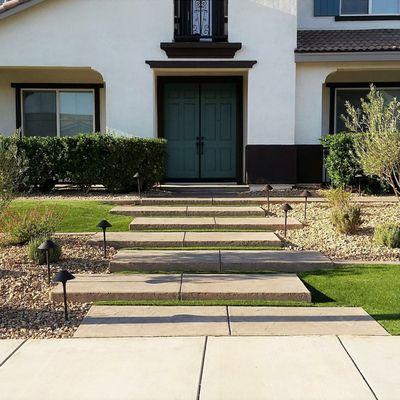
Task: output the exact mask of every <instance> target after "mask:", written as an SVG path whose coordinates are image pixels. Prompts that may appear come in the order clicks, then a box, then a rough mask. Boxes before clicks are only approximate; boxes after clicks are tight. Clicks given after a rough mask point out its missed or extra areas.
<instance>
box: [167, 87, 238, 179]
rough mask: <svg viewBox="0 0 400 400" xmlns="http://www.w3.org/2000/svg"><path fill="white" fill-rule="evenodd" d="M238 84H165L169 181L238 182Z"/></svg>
mask: <svg viewBox="0 0 400 400" xmlns="http://www.w3.org/2000/svg"><path fill="white" fill-rule="evenodd" d="M236 87H237V85H236V84H235V83H166V84H165V86H164V95H163V97H164V104H163V107H164V110H163V117H164V118H163V131H164V132H163V133H164V137H165V138H166V139H167V141H168V167H167V178H168V179H169V180H219V179H221V180H236V151H237V148H236V147H237V146H236V135H237V114H236V113H237V91H236Z"/></svg>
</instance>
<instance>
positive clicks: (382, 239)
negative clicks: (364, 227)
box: [374, 223, 400, 248]
mask: <svg viewBox="0 0 400 400" xmlns="http://www.w3.org/2000/svg"><path fill="white" fill-rule="evenodd" d="M374 240H375V242H376V243H377V244H379V245H381V246H386V247H390V248H398V247H400V225H399V224H393V223H384V224H380V225H378V226H377V227H376V228H375V231H374Z"/></svg>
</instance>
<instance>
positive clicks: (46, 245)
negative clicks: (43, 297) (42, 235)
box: [38, 239, 57, 285]
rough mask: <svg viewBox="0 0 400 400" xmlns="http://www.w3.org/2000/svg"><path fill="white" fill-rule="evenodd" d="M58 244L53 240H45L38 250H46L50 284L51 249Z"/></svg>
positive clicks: (48, 281)
mask: <svg viewBox="0 0 400 400" xmlns="http://www.w3.org/2000/svg"><path fill="white" fill-rule="evenodd" d="M56 247H57V245H56V244H55V243H54V242H53V241H52V240H50V239H49V240H45V241H44V242H43V243H42V244H41V245H40V246H39V247H38V250H40V251H42V252H43V251H44V252H45V254H46V264H47V283H48V284H49V285H50V250H54V249H55V248H56Z"/></svg>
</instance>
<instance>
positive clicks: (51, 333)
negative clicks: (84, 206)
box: [0, 235, 115, 339]
mask: <svg viewBox="0 0 400 400" xmlns="http://www.w3.org/2000/svg"><path fill="white" fill-rule="evenodd" d="M88 238H89V236H79V237H74V236H69V235H68V236H60V237H58V238H57V239H58V240H59V241H60V242H61V244H62V249H63V255H62V258H61V260H60V261H59V262H58V263H57V264H55V265H54V266H53V267H52V271H53V273H55V272H56V271H58V270H59V269H68V270H69V271H70V272H71V273H73V274H80V273H87V274H93V273H107V272H108V260H104V259H103V258H102V250H101V249H99V248H94V247H90V246H87V245H86V241H87V239H88ZM114 254H115V251H114V249H110V250H109V254H108V256H109V257H110V258H111V257H112V256H113V255H114ZM68 306H69V316H70V321H69V322H67V323H65V322H64V308H63V305H62V304H54V303H52V302H51V301H50V299H49V286H48V285H47V268H46V266H38V265H37V264H35V263H33V262H32V261H30V260H29V258H28V257H27V249H26V246H13V247H7V248H1V247H0V339H5V338H8V339H11V338H65V337H71V336H72V335H73V333H74V332H75V330H76V328H77V327H78V326H79V324H80V322H81V320H82V319H83V317H84V316H85V314H86V313H87V311H88V309H89V304H71V303H69V304H68Z"/></svg>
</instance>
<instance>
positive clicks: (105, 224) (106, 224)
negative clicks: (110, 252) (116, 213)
mask: <svg viewBox="0 0 400 400" xmlns="http://www.w3.org/2000/svg"><path fill="white" fill-rule="evenodd" d="M111 227H112V225H111V224H110V223H109V222H108V221H107V220H105V219H103V220H102V221H100V222H99V223H98V224H97V228H100V229H102V230H103V250H104V258H107V240H106V230H107V228H111Z"/></svg>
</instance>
